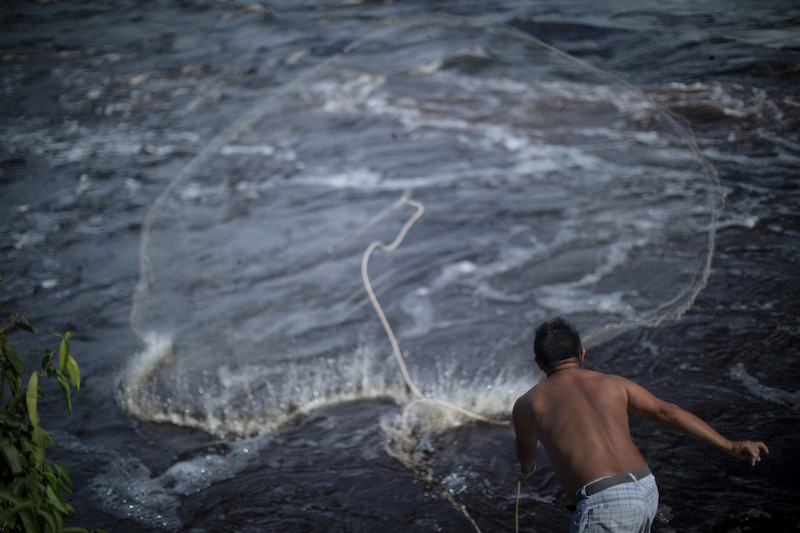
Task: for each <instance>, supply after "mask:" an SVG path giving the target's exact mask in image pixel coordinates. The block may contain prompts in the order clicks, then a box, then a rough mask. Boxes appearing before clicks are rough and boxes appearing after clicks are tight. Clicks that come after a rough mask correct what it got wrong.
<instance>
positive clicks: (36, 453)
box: [31, 426, 53, 465]
mask: <svg viewBox="0 0 800 533" xmlns="http://www.w3.org/2000/svg"><path fill="white" fill-rule="evenodd" d="M31 440H33V460H34V461H36V464H37V465H38V464H41V462H42V461H44V449H45V448H47V447H48V446H49V445H51V444H53V439H51V438H50V435H48V434H47V432H46V431H45V430H44V429H42V427H41V426H36V427H34V428H33V431H31Z"/></svg>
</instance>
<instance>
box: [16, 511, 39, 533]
mask: <svg viewBox="0 0 800 533" xmlns="http://www.w3.org/2000/svg"><path fill="white" fill-rule="evenodd" d="M19 518H20V520H22V523H23V524H24V525H25V533H40V532H41V531H42V530H41V529H39V523H38V522H37V521H36V515H34V514H33V511H32V510H28V509H25V510H23V511H22V512H21V513H19Z"/></svg>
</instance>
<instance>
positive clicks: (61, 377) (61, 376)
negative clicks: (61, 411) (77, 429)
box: [56, 372, 72, 413]
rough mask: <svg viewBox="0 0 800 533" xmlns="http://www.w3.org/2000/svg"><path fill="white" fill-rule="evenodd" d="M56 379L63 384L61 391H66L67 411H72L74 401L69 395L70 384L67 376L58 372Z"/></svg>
mask: <svg viewBox="0 0 800 533" xmlns="http://www.w3.org/2000/svg"><path fill="white" fill-rule="evenodd" d="M56 379H57V380H58V383H59V384H60V385H61V392H63V393H64V401H65V402H67V411H69V412H70V413H72V401H71V400H70V397H69V384H68V383H67V378H65V377H64V374H62V373H61V372H58V373H57V374H56Z"/></svg>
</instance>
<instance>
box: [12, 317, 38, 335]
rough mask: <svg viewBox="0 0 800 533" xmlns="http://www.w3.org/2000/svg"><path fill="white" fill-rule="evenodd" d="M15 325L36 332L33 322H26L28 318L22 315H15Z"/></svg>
mask: <svg viewBox="0 0 800 533" xmlns="http://www.w3.org/2000/svg"><path fill="white" fill-rule="evenodd" d="M14 324H16V326H17V327H18V328H20V329H24V330H25V331H29V332H30V333H33V334H34V335H35V334H36V328H34V327H33V324H31V323H30V322H28V319H27V318H25V317H24V316H22V315H17V320H16V321H15V322H14Z"/></svg>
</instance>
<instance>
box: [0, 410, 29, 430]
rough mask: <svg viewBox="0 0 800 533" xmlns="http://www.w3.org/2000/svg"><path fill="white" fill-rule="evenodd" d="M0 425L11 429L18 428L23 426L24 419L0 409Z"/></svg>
mask: <svg viewBox="0 0 800 533" xmlns="http://www.w3.org/2000/svg"><path fill="white" fill-rule="evenodd" d="M0 425H2V426H6V427H9V428H11V429H13V430H19V429H22V428H24V427H25V421H24V420H20V418H19V417H18V416H15V415H14V414H13V413H8V412H6V411H0Z"/></svg>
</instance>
